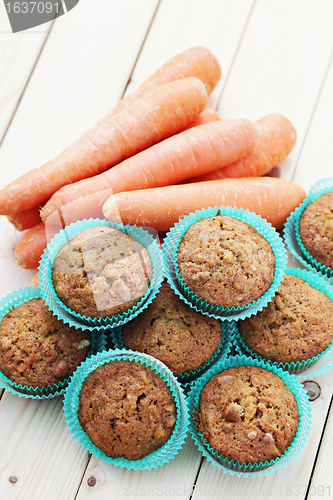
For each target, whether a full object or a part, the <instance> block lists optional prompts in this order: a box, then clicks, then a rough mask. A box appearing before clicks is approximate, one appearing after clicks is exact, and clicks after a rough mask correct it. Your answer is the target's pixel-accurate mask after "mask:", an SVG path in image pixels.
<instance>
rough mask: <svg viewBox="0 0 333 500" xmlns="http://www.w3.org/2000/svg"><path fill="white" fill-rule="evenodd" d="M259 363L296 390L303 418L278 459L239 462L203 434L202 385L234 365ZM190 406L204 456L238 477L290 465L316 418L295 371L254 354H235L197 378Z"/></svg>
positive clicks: (192, 424)
mask: <svg viewBox="0 0 333 500" xmlns="http://www.w3.org/2000/svg"><path fill="white" fill-rule="evenodd" d="M249 365H252V366H258V367H261V368H264V369H266V370H269V371H271V372H272V373H275V374H276V375H278V376H279V377H280V378H281V379H282V380H283V381H284V383H285V384H286V386H287V387H288V388H289V389H290V390H291V391H292V392H293V394H294V396H295V399H296V403H297V407H298V411H299V414H300V420H299V424H298V428H297V432H296V436H295V438H294V440H293V442H292V443H291V445H290V446H289V448H288V449H287V450H286V451H285V453H284V454H283V455H281V456H280V457H278V458H276V459H275V460H270V461H267V462H259V463H256V464H250V463H248V464H246V463H241V462H238V461H237V462H236V461H234V460H229V459H228V458H226V457H223V456H222V455H219V454H218V453H217V452H216V451H214V450H213V448H211V447H210V446H209V445H208V444H207V442H206V440H205V437H204V436H203V434H202V433H201V432H200V431H198V429H197V425H196V424H197V417H196V416H197V412H198V408H199V397H200V393H201V391H202V389H203V388H204V386H205V385H206V384H207V382H208V381H209V380H210V379H211V378H212V377H213V376H214V375H216V374H217V373H220V372H221V371H223V370H226V369H228V368H231V367H234V366H249ZM187 402H188V407H189V411H190V414H191V415H192V418H191V420H190V433H191V435H192V438H193V440H194V442H195V444H196V446H197V447H198V448H199V450H200V451H201V453H202V454H203V455H204V457H206V458H207V460H208V462H210V463H211V464H212V465H213V466H215V467H217V468H218V469H219V470H222V471H223V472H225V473H228V474H231V475H237V476H238V477H241V476H243V477H248V476H250V477H261V476H262V475H265V476H267V475H268V474H270V473H272V474H274V473H275V472H276V471H279V470H281V469H282V468H283V467H287V466H288V465H289V464H290V463H291V462H292V461H293V460H294V459H295V458H296V457H297V455H298V454H299V453H300V451H301V450H302V448H303V447H304V445H305V443H306V441H307V438H308V435H309V431H310V427H311V418H312V409H311V406H310V404H309V401H308V397H307V393H306V391H305V390H304V388H303V386H302V385H301V384H300V382H299V381H298V380H297V378H296V377H295V376H294V375H290V374H289V373H288V372H285V371H283V370H281V369H279V368H276V367H275V366H272V365H269V364H267V363H265V362H263V361H259V360H257V359H254V358H249V357H247V356H238V355H237V356H231V357H229V358H228V359H226V360H221V361H220V362H218V363H216V364H215V365H214V366H213V367H212V368H211V369H210V370H208V371H207V372H206V373H205V374H204V375H203V376H202V377H200V378H199V379H197V381H196V382H195V384H194V385H193V387H192V388H191V391H190V392H189V395H188V399H187Z"/></svg>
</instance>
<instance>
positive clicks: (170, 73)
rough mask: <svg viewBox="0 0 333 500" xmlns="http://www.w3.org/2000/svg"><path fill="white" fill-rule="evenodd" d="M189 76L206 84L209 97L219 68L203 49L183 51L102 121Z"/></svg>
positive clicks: (218, 73) (124, 99)
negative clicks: (165, 85)
mask: <svg viewBox="0 0 333 500" xmlns="http://www.w3.org/2000/svg"><path fill="white" fill-rule="evenodd" d="M189 76H195V77H196V78H199V80H201V81H202V82H203V83H204V84H206V85H207V92H208V95H209V94H210V93H211V92H212V90H213V89H214V88H215V87H216V85H217V83H218V81H219V79H220V78H221V67H220V65H219V62H218V61H217V59H216V58H215V56H214V55H213V54H212V53H211V52H210V51H209V50H208V49H206V48H205V47H192V48H190V49H188V50H185V52H182V53H181V54H178V55H176V56H175V57H173V58H172V59H170V61H168V62H166V63H165V64H164V65H163V66H161V68H159V69H158V70H157V71H155V73H153V74H152V75H151V76H150V77H149V78H148V79H147V80H145V81H144V82H143V83H142V84H141V85H140V87H139V88H138V89H137V90H135V91H134V92H133V93H132V94H130V95H129V96H127V97H124V98H123V99H121V101H119V103H118V104H116V106H115V107H114V108H113V109H112V110H111V111H110V112H109V113H108V114H107V115H106V117H105V118H103V119H102V121H104V120H105V119H107V118H109V117H110V116H113V115H115V114H117V113H119V112H120V111H123V110H124V109H126V108H127V107H128V106H130V105H132V104H133V103H134V102H136V101H137V100H138V99H141V97H142V96H144V95H145V94H147V92H150V91H151V90H153V89H155V88H156V87H158V86H160V85H164V84H165V83H169V82H172V81H173V80H179V79H181V78H186V77H189Z"/></svg>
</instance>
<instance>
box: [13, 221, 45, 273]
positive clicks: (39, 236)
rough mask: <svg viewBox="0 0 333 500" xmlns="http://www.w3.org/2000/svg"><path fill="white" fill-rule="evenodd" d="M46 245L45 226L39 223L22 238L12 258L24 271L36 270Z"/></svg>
mask: <svg viewBox="0 0 333 500" xmlns="http://www.w3.org/2000/svg"><path fill="white" fill-rule="evenodd" d="M46 244H47V240H46V234H45V224H44V223H43V222H40V223H39V224H37V225H36V226H34V227H33V228H31V229H29V230H28V231H27V232H26V233H25V234H24V235H23V236H22V238H21V239H20V241H19V242H18V244H17V245H16V247H15V250H14V258H15V260H16V261H17V263H18V264H19V265H20V266H21V267H24V268H25V269H37V267H38V263H39V259H40V257H41V255H42V253H43V251H44V248H45V247H46Z"/></svg>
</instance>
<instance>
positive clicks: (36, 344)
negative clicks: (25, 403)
mask: <svg viewBox="0 0 333 500" xmlns="http://www.w3.org/2000/svg"><path fill="white" fill-rule="evenodd" d="M90 350H91V339H90V333H89V332H84V331H82V330H77V329H76V328H74V327H70V326H68V325H65V324H64V323H63V322H62V321H61V320H58V319H57V318H56V317H55V316H54V315H53V314H52V312H51V311H50V310H49V309H48V307H47V306H46V304H45V302H44V300H43V299H41V298H36V299H32V300H29V301H27V302H25V303H23V304H21V305H20V306H18V307H16V308H15V309H12V310H11V311H10V312H8V313H7V314H6V315H5V316H4V317H3V319H2V320H1V322H0V369H1V371H2V373H3V374H4V375H6V377H8V378H9V379H10V380H12V381H13V382H15V383H16V384H21V385H25V386H29V387H43V386H48V385H54V384H58V383H59V382H61V381H62V380H64V379H66V378H68V377H69V376H70V375H72V374H73V372H74V370H75V369H76V367H77V366H78V365H79V364H80V363H81V362H82V361H84V360H85V358H86V356H87V354H88V352H89V351H90Z"/></svg>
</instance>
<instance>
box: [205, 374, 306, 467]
mask: <svg viewBox="0 0 333 500" xmlns="http://www.w3.org/2000/svg"><path fill="white" fill-rule="evenodd" d="M298 422H299V412H298V408H297V403H296V400H295V396H294V394H293V393H292V392H291V391H290V389H288V387H287V386H286V385H285V383H284V382H283V380H282V379H281V378H280V377H278V376H277V375H275V374H274V373H272V372H270V371H268V370H265V369H263V368H260V367H257V366H237V367H234V368H229V369H227V370H224V371H222V372H220V373H218V374H217V375H215V376H214V377H212V378H211V379H210V380H209V381H208V382H207V384H206V385H205V387H204V388H203V390H202V391H201V394H200V402H199V430H200V431H201V432H202V434H203V435H204V437H205V439H206V440H207V442H208V444H209V445H210V446H211V447H212V448H213V449H214V450H215V451H217V453H218V454H219V455H222V456H223V457H224V458H228V459H229V460H234V461H239V462H242V463H260V462H266V461H270V460H273V459H276V458H277V457H279V456H280V455H282V454H283V453H284V452H285V451H286V450H287V449H288V447H289V446H290V444H291V443H292V441H293V439H294V437H295V435H296V431H297V426H298Z"/></svg>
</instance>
